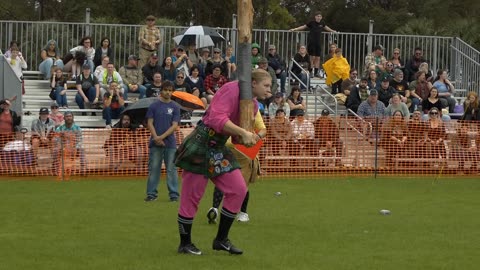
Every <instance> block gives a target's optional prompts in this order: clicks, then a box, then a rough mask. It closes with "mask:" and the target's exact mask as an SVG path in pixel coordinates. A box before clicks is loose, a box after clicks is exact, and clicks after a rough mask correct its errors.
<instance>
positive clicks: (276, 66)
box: [267, 45, 287, 93]
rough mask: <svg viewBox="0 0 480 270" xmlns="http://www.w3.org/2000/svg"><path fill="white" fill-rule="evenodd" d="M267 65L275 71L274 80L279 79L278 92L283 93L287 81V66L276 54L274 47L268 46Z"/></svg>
mask: <svg viewBox="0 0 480 270" xmlns="http://www.w3.org/2000/svg"><path fill="white" fill-rule="evenodd" d="M267 60H268V65H269V66H270V67H272V69H273V71H275V75H276V77H275V78H276V79H280V91H282V93H285V83H286V81H287V72H286V69H287V64H286V63H285V60H283V59H282V58H281V57H280V55H279V54H278V53H277V47H275V45H270V46H268V54H267Z"/></svg>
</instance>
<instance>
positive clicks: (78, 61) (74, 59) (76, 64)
mask: <svg viewBox="0 0 480 270" xmlns="http://www.w3.org/2000/svg"><path fill="white" fill-rule="evenodd" d="M92 43H93V42H92V38H90V37H89V36H86V37H83V38H82V40H80V43H79V44H78V46H77V47H75V48H72V49H71V50H70V53H69V54H67V55H66V56H65V58H64V59H63V63H64V64H65V66H64V67H63V70H64V71H67V72H70V71H71V72H72V80H76V79H77V76H78V75H79V74H80V67H82V66H85V64H87V65H88V66H89V67H90V71H93V70H94V65H93V57H95V49H94V48H93V47H92V46H93V44H92Z"/></svg>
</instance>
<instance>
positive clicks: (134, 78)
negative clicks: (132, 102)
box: [119, 55, 147, 99]
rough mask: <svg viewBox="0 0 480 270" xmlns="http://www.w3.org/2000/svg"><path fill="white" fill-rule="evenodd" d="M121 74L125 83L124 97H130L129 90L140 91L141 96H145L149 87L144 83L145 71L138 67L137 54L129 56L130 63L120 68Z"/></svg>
mask: <svg viewBox="0 0 480 270" xmlns="http://www.w3.org/2000/svg"><path fill="white" fill-rule="evenodd" d="M119 73H120V76H121V78H122V79H123V82H124V84H125V94H124V95H123V98H124V99H128V94H127V93H128V92H132V93H139V94H140V96H139V98H144V97H145V94H146V91H147V88H146V87H145V86H144V85H143V72H142V70H141V69H140V68H139V67H138V59H137V57H136V56H135V55H130V56H129V57H128V64H127V65H126V66H123V67H121V68H120V71H119Z"/></svg>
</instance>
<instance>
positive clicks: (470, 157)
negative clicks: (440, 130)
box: [450, 122, 480, 174]
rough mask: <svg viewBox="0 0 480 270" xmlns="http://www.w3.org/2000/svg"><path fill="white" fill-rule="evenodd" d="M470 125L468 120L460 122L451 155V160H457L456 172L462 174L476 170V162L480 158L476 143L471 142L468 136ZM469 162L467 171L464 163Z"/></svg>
mask: <svg viewBox="0 0 480 270" xmlns="http://www.w3.org/2000/svg"><path fill="white" fill-rule="evenodd" d="M470 126H471V124H469V123H468V122H462V123H461V124H460V126H459V128H458V129H457V132H456V134H455V137H454V140H453V144H452V149H451V150H450V151H451V153H452V154H451V157H452V159H453V160H457V161H458V171H457V173H458V174H464V173H466V172H472V173H476V172H477V170H478V169H477V167H478V163H479V160H480V154H479V152H478V150H477V148H478V145H475V144H473V143H472V137H471V136H470ZM466 162H469V163H470V170H469V171H467V170H466V168H465V163H466Z"/></svg>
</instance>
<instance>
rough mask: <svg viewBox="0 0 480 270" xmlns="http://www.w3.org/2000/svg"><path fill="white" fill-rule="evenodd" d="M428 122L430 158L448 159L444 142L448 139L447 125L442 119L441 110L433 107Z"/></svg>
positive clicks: (428, 150) (427, 139) (428, 151)
mask: <svg viewBox="0 0 480 270" xmlns="http://www.w3.org/2000/svg"><path fill="white" fill-rule="evenodd" d="M428 116H429V119H428V121H427V130H426V133H427V138H426V141H427V147H428V148H427V153H428V155H429V158H434V159H436V158H446V156H447V155H446V149H445V145H444V143H443V142H444V140H445V139H446V138H447V132H446V129H445V124H444V123H443V121H442V120H441V119H440V110H439V109H438V108H436V107H433V108H431V109H430V111H429V112H428Z"/></svg>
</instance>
